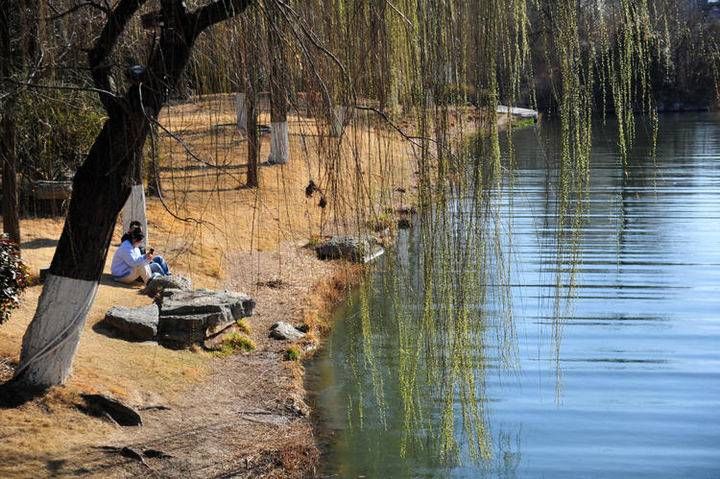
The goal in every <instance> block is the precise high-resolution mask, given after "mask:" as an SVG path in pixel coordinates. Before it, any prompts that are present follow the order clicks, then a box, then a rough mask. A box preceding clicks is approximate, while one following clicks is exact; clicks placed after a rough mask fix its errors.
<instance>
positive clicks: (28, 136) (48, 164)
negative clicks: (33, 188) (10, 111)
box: [16, 91, 103, 180]
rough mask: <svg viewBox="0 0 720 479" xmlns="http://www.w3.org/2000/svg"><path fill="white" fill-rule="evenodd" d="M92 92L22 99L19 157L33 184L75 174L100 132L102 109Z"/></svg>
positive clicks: (20, 168) (18, 126)
mask: <svg viewBox="0 0 720 479" xmlns="http://www.w3.org/2000/svg"><path fill="white" fill-rule="evenodd" d="M95 97H96V95H94V94H93V93H90V92H75V91H72V92H53V93H52V94H50V95H35V94H26V95H23V96H21V97H20V98H19V100H18V104H17V105H16V108H17V111H18V114H17V155H18V166H19V170H20V172H21V173H23V174H24V175H25V176H26V177H28V178H30V179H32V180H62V179H65V177H66V176H67V175H68V174H72V173H74V172H75V170H76V169H77V167H78V166H79V165H80V164H81V163H82V161H83V160H84V159H85V156H86V155H87V152H88V150H89V149H90V147H91V146H92V144H93V141H94V140H95V137H96V136H97V134H98V132H99V131H100V128H101V127H102V122H103V116H102V110H101V109H100V105H99V103H98V101H97V99H96V98H95Z"/></svg>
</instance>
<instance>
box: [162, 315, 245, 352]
mask: <svg viewBox="0 0 720 479" xmlns="http://www.w3.org/2000/svg"><path fill="white" fill-rule="evenodd" d="M233 323H234V321H233V320H230V321H228V320H227V316H226V315H225V314H224V313H222V312H215V313H205V314H188V315H176V316H161V317H160V324H159V325H158V342H159V343H160V344H162V345H163V346H168V347H172V348H177V347H187V346H190V345H192V344H201V343H203V342H204V341H205V339H206V338H207V337H209V336H212V335H215V334H217V333H219V332H220V331H222V330H223V329H225V328H227V327H228V326H230V325H231V324H233Z"/></svg>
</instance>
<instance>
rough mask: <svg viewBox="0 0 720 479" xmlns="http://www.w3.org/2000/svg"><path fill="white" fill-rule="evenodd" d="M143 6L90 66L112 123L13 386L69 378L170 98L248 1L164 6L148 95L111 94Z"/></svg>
mask: <svg viewBox="0 0 720 479" xmlns="http://www.w3.org/2000/svg"><path fill="white" fill-rule="evenodd" d="M143 2H144V0H119V2H117V4H116V6H115V9H114V10H113V12H112V13H111V14H110V17H109V18H108V20H107V23H106V25H105V27H104V28H103V31H102V32H101V34H100V35H99V36H98V37H97V39H96V42H95V45H94V48H93V49H91V50H90V52H89V54H88V58H89V61H90V65H91V72H92V74H93V79H94V80H95V84H96V86H97V87H98V89H99V90H100V91H101V93H100V99H101V101H102V103H103V105H104V106H105V108H106V110H107V112H108V117H109V118H108V120H107V121H106V122H105V124H104V125H103V129H102V131H101V132H100V134H99V135H98V137H97V139H96V140H95V143H94V144H93V146H92V148H91V149H90V152H89V154H88V156H87V158H86V159H85V162H84V163H83V164H82V166H81V167H80V168H79V169H78V171H77V173H76V174H75V178H74V180H73V194H72V197H71V199H70V210H69V212H68V216H67V218H66V220H65V226H64V228H63V232H62V235H61V236H60V241H59V243H58V246H57V249H56V250H55V255H54V256H53V260H52V263H51V265H50V271H49V276H48V281H47V283H46V284H45V287H44V288H43V293H42V295H41V297H40V301H39V303H38V307H37V310H36V312H35V316H34V317H33V320H32V322H31V323H30V326H29V327H28V330H27V331H26V333H25V336H24V337H23V345H22V351H21V353H20V364H19V366H18V369H17V370H16V371H15V378H16V380H18V381H22V382H24V383H26V384H28V385H29V386H35V387H48V386H53V385H56V384H60V383H62V382H64V381H65V380H66V379H67V377H68V376H69V374H70V370H71V366H72V361H73V358H74V355H75V351H76V350H77V346H78V342H79V339H80V333H81V331H82V328H83V326H84V324H85V319H86V316H87V312H88V311H89V309H90V306H91V304H92V302H93V298H94V296H95V292H96V291H97V288H98V282H99V279H100V275H101V273H102V270H103V267H104V265H105V258H106V257H107V252H108V248H109V246H110V240H111V238H112V233H113V229H114V225H115V222H116V220H117V215H118V213H119V212H120V209H121V208H122V206H123V204H124V203H125V201H126V200H127V197H128V194H129V193H130V186H131V184H132V171H133V169H132V168H133V167H134V166H135V165H137V162H139V161H140V160H141V155H142V150H143V145H144V143H145V140H146V138H147V135H148V133H149V132H150V126H151V123H153V122H155V121H156V119H157V117H158V114H159V112H160V109H161V108H162V106H163V105H164V104H165V102H166V101H167V92H168V91H170V90H171V88H172V87H173V86H174V85H175V83H176V82H177V80H178V78H179V77H180V75H181V73H182V71H183V70H184V68H185V66H186V65H187V62H188V59H189V56H190V52H191V51H192V47H193V44H194V42H195V40H196V38H197V35H199V34H200V32H202V31H203V30H204V29H206V28H208V27H210V26H212V25H214V24H215V23H218V22H221V21H223V20H226V19H227V18H229V17H231V16H233V15H237V14H239V13H241V12H242V11H243V10H245V8H247V6H248V4H249V0H216V1H214V2H211V3H209V4H207V5H205V6H203V7H200V8H198V9H197V10H195V11H194V12H193V13H188V12H187V11H186V10H185V4H184V2H182V1H180V0H161V2H160V4H161V7H162V15H163V29H162V32H161V35H160V41H159V42H158V44H157V46H156V47H155V51H153V52H152V54H151V56H150V58H151V62H150V64H149V66H148V68H147V70H146V75H145V81H144V82H143V84H144V86H143V88H142V91H140V87H139V86H138V85H135V86H132V87H130V89H129V90H128V92H127V93H126V94H125V95H124V96H119V95H114V94H108V93H104V92H107V91H110V90H111V88H112V86H111V81H110V69H111V64H112V63H111V62H109V56H110V54H111V53H112V50H113V48H114V46H115V44H116V43H117V40H118V38H119V37H120V35H121V34H122V32H123V30H124V29H125V26H126V25H127V24H128V22H129V21H130V20H131V19H132V18H133V17H134V16H135V14H136V13H137V11H138V10H139V8H140V7H141V6H142V4H143Z"/></svg>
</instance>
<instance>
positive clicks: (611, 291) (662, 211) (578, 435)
mask: <svg viewBox="0 0 720 479" xmlns="http://www.w3.org/2000/svg"><path fill="white" fill-rule="evenodd" d="M641 136H642V135H641ZM515 142H516V145H517V149H518V151H519V154H518V165H517V168H516V170H515V171H516V174H515V179H514V185H513V188H512V193H508V194H507V195H506V196H505V197H503V198H501V199H500V200H499V202H498V204H499V206H498V208H499V215H498V216H499V217H501V218H502V222H503V224H504V226H503V228H502V229H503V235H504V236H503V239H502V240H501V241H502V244H503V247H508V246H509V245H510V244H512V247H511V248H509V249H508V251H510V254H508V255H507V256H506V257H505V262H506V264H507V265H508V272H509V275H508V278H509V284H510V289H511V293H512V294H511V298H512V299H511V301H512V303H511V306H512V312H513V321H514V329H513V334H511V335H510V336H511V338H512V342H513V348H514V349H513V354H512V356H513V357H514V358H515V359H516V361H515V362H514V364H513V365H511V366H510V367H508V366H506V365H504V364H502V362H501V361H500V360H499V357H500V352H502V351H504V350H506V349H507V346H506V345H504V344H501V341H502V339H503V338H504V337H503V335H502V334H498V331H496V330H495V329H494V328H493V325H496V326H497V325H498V324H501V322H500V321H497V320H493V311H496V310H497V308H496V307H495V306H493V304H494V303H497V302H498V301H499V299H498V296H501V295H494V294H489V295H488V298H489V299H488V301H487V303H488V305H487V307H486V308H485V309H486V310H487V320H486V321H487V327H485V326H483V327H482V328H481V333H480V334H483V335H484V336H483V338H484V344H485V347H484V348H483V349H482V350H480V351H477V355H475V356H473V359H472V362H471V363H469V364H472V367H473V368H476V370H475V371H474V377H475V378H477V379H478V381H477V383H474V384H475V386H474V387H476V388H477V389H478V396H479V397H480V399H481V401H482V404H483V421H484V424H485V428H484V429H483V434H484V435H485V436H486V438H487V440H488V444H489V449H490V453H489V454H486V455H485V456H484V457H482V458H480V459H476V460H473V458H471V457H470V454H469V448H468V447H467V444H469V441H470V440H471V437H470V436H471V435H468V434H467V433H465V432H463V431H462V427H460V424H461V415H462V413H463V404H462V403H461V401H459V400H455V402H454V404H453V405H452V411H453V414H454V415H455V418H456V421H457V424H456V426H457V427H456V429H455V431H454V432H453V435H454V436H455V438H456V440H457V442H458V445H459V446H458V454H457V457H456V458H454V459H452V460H440V459H439V458H438V454H436V452H437V451H436V450H434V448H436V447H437V446H436V443H435V442H434V441H433V435H435V434H438V433H439V431H438V429H439V428H440V425H439V422H440V420H441V417H440V414H439V413H438V412H437V410H436V409H435V408H433V405H432V403H433V402H437V397H435V396H434V394H433V387H434V386H435V385H436V384H434V383H433V381H437V380H438V377H440V378H441V379H442V375H443V374H444V372H443V371H441V372H440V374H439V375H437V374H436V375H433V374H429V375H427V376H426V375H424V374H422V372H421V374H419V375H418V380H417V382H419V383H421V384H420V385H418V386H416V387H417V389H415V391H416V395H417V396H420V397H418V398H416V400H417V402H418V405H419V406H422V405H423V403H429V406H428V407H427V408H426V410H427V411H428V414H427V418H426V420H427V421H428V422H427V423H422V424H424V426H423V430H422V431H421V430H414V429H413V427H416V426H415V423H413V422H412V421H408V420H407V415H408V408H407V404H406V403H404V402H403V401H404V399H403V394H402V391H403V388H404V387H406V386H403V385H404V384H406V383H405V382H404V379H403V378H404V376H403V374H405V373H404V372H403V371H404V369H403V368H405V367H406V363H403V358H406V357H407V356H406V355H410V357H412V355H413V353H414V351H412V350H410V351H408V344H415V343H412V341H410V342H408V341H404V340H403V337H407V336H412V335H413V334H414V329H413V328H412V324H413V321H415V322H416V323H418V324H419V323H420V322H421V308H420V307H419V306H418V308H415V309H413V308H409V309H407V311H409V313H407V314H408V315H409V317H407V318H405V319H404V320H403V322H402V324H404V325H405V326H404V327H398V321H399V320H398V312H397V310H396V308H394V307H392V305H393V304H396V303H397V302H398V300H397V296H398V287H397V282H396V281H391V280H390V278H395V277H397V276H398V275H399V276H404V277H409V278H411V280H410V281H409V283H410V284H413V280H412V278H416V277H417V274H418V269H420V268H421V262H420V261H419V260H418V259H417V258H419V257H421V256H422V254H421V252H420V251H418V248H419V241H418V240H417V235H418V233H417V232H416V231H415V232H410V233H408V232H402V233H401V236H400V238H399V241H398V250H397V251H396V252H389V253H388V259H386V260H385V261H384V262H383V263H382V264H380V265H379V266H378V269H377V271H376V273H375V274H374V276H373V278H372V282H371V284H370V285H368V287H367V288H366V289H365V290H364V292H361V293H358V295H356V296H355V297H354V298H353V301H351V302H350V303H349V304H348V306H347V307H345V308H342V309H341V311H339V312H338V318H337V324H336V327H335V329H334V331H333V333H332V336H331V337H330V338H329V340H328V342H327V345H326V347H325V348H324V350H323V351H322V352H321V353H320V354H319V355H318V357H317V358H316V359H314V360H313V361H312V362H311V363H310V364H309V365H308V370H307V372H308V374H307V382H308V384H307V387H308V388H309V389H310V390H311V391H313V392H314V393H315V408H316V413H317V415H318V416H319V425H318V430H319V431H320V437H321V438H322V442H323V446H324V448H325V456H324V458H323V460H324V462H323V464H324V466H323V467H324V469H323V474H324V475H325V476H327V477H349V478H350V477H379V478H386V477H489V478H511V477H517V478H555V479H558V478H618V477H629V478H645V477H647V478H654V479H657V478H720V117H718V116H717V115H713V114H703V115H685V116H661V123H660V135H659V140H658V145H657V157H656V159H655V160H654V161H653V159H651V158H650V155H649V148H648V146H647V144H646V143H645V142H646V140H643V139H642V138H640V139H639V145H638V147H637V148H636V149H635V150H634V151H633V154H632V157H631V158H630V165H631V166H630V167H629V169H628V172H627V174H625V173H624V172H623V168H622V166H621V165H620V162H619V160H618V158H617V155H616V149H615V146H614V145H615V137H614V134H613V133H612V132H611V129H610V128H607V129H606V130H605V133H603V130H602V129H598V130H597V133H596V140H595V141H594V149H593V161H592V164H593V167H592V171H591V186H590V191H589V197H588V199H589V202H588V208H587V210H586V211H585V213H584V219H585V221H584V222H583V224H582V227H581V232H582V235H581V236H580V240H579V243H578V244H577V251H578V252H579V253H580V256H579V258H580V259H581V261H580V262H579V263H578V264H577V273H576V275H575V281H576V285H577V286H576V288H575V289H574V298H573V299H572V300H571V303H570V304H569V305H563V311H566V312H565V313H564V314H563V317H562V318H561V319H560V320H559V321H558V320H557V319H556V316H555V315H554V311H557V310H556V309H555V308H554V304H555V299H556V297H557V296H556V293H557V290H556V289H555V288H554V285H555V283H556V279H557V275H556V273H557V271H558V263H557V259H556V255H555V254H554V251H553V248H554V246H553V244H554V243H553V241H552V238H554V237H555V236H554V234H555V233H554V230H555V228H554V224H555V214H556V209H555V206H554V203H553V201H552V199H553V193H552V192H551V191H549V190H548V188H547V186H546V185H547V183H548V178H549V177H552V175H553V172H552V170H548V169H547V168H546V166H545V164H546V162H545V160H544V159H543V158H544V157H543V155H542V154H541V151H542V149H540V148H539V147H538V141H537V139H536V137H535V135H534V133H533V131H532V130H523V131H521V132H519V133H516V134H515ZM506 191H509V190H506ZM510 200H512V201H510ZM566 267H567V265H564V264H563V265H561V267H560V268H561V270H563V269H565V270H566V269H567V268H566ZM398 269H403V270H404V272H402V273H398ZM405 270H406V271H405ZM392 285H394V286H392ZM389 289H392V291H390V290H389ZM420 290H421V288H420V289H417V290H416V289H413V288H412V287H408V288H407V290H406V291H405V292H403V289H402V287H401V288H400V296H403V297H402V298H401V302H405V303H410V304H413V302H416V303H417V304H418V305H419V304H420V303H422V298H421V294H422V293H421V291H420ZM393 298H395V299H393ZM566 306H567V308H566ZM506 309H507V308H506ZM408 324H409V325H411V327H407V325H408ZM499 328H500V329H502V326H499ZM482 331H484V333H483V332H482ZM556 333H557V334H556ZM504 339H507V338H504ZM422 344H424V343H423V341H418V342H417V347H422ZM409 349H412V348H409ZM399 350H400V351H401V352H399ZM439 364H445V363H444V362H443V361H440V362H439ZM426 367H429V366H426ZM423 378H425V379H423ZM417 391H419V392H420V394H417ZM423 391H425V392H426V395H425V394H423ZM433 422H434V423H435V426H437V427H435V428H433V427H432V426H433ZM408 424H410V425H408ZM418 424H419V423H418ZM408 429H410V430H408ZM413 435H417V436H418V437H419V438H420V439H419V440H418V441H416V442H415V443H413V444H414V445H413V446H412V447H407V438H408V437H409V436H410V437H412V436H413ZM423 443H425V444H426V446H425V447H422V444H423ZM418 444H419V446H418Z"/></svg>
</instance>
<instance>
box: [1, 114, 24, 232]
mask: <svg viewBox="0 0 720 479" xmlns="http://www.w3.org/2000/svg"><path fill="white" fill-rule="evenodd" d="M0 158H2V164H3V169H2V194H3V195H2V215H3V231H4V232H5V233H6V234H7V235H8V237H9V238H10V239H11V240H13V241H14V242H16V243H17V244H20V207H19V205H18V188H17V170H16V165H17V154H16V151H15V119H14V118H13V114H12V112H10V111H6V112H5V116H4V117H3V119H2V120H1V121H0Z"/></svg>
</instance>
